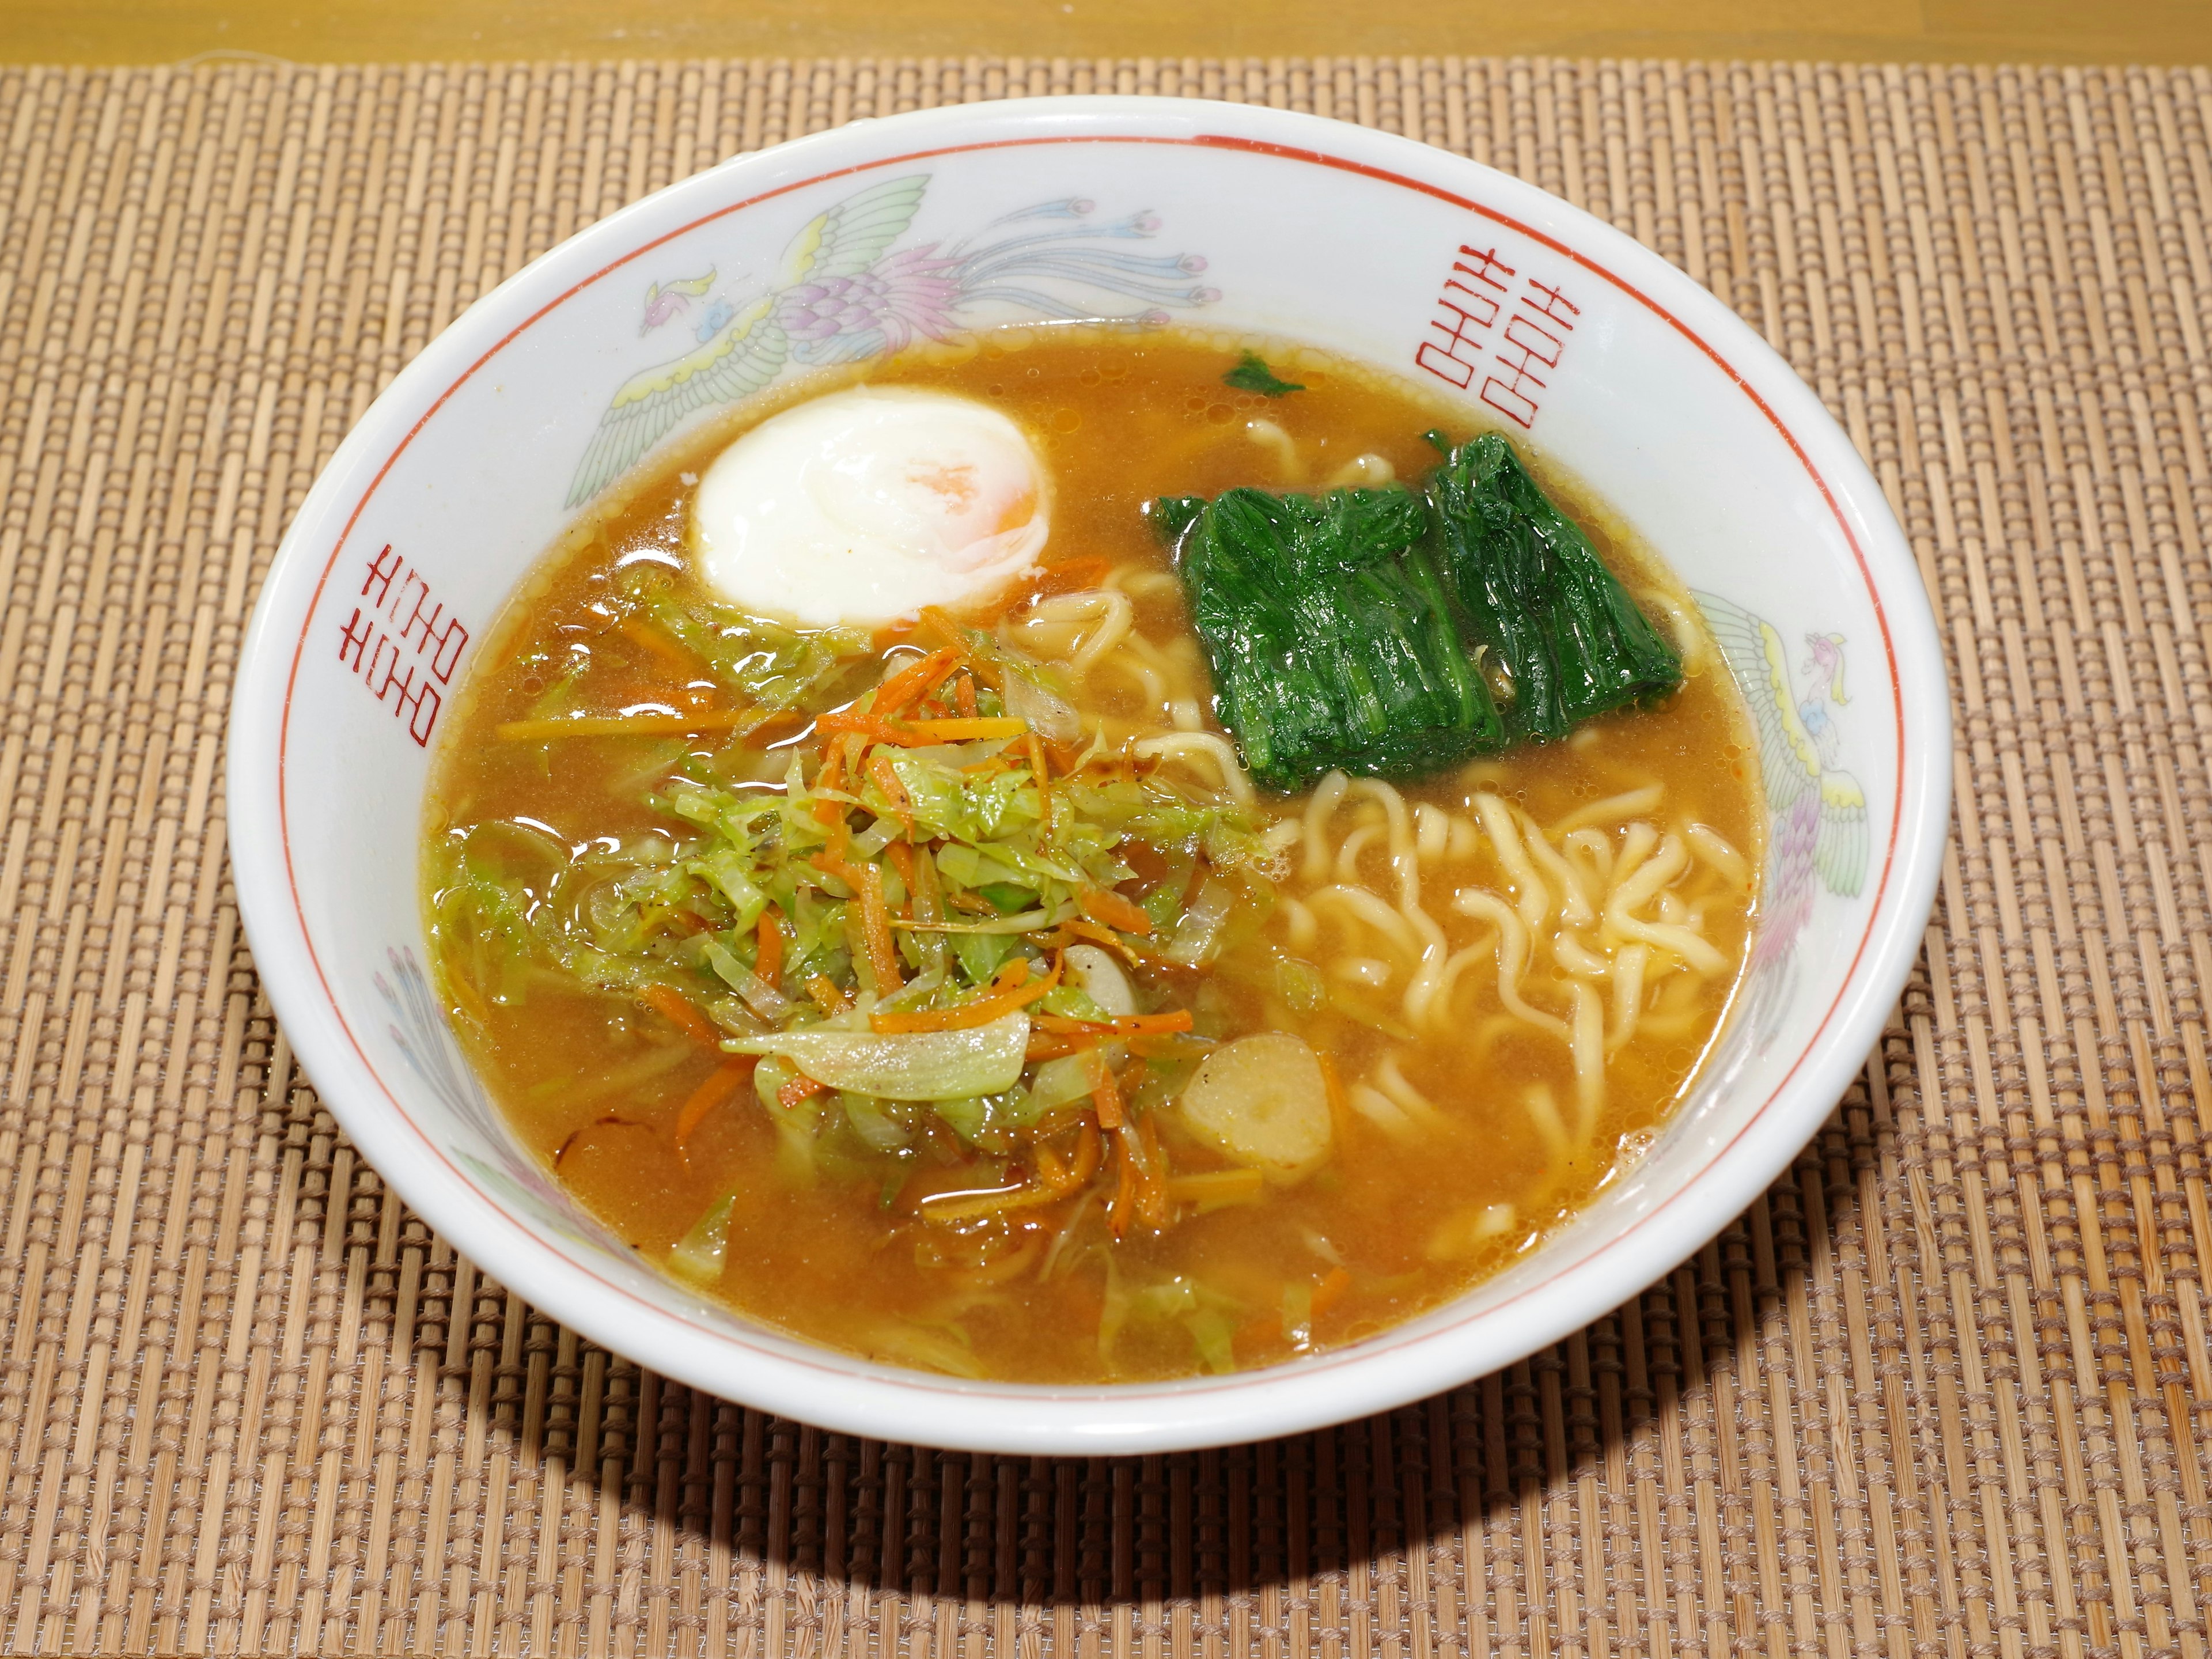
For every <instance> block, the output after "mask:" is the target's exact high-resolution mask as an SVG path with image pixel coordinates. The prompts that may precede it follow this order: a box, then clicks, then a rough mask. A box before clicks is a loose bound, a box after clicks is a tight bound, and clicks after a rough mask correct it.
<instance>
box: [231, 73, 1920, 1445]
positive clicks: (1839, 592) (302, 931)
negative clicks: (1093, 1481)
mask: <svg viewBox="0 0 2212 1659" xmlns="http://www.w3.org/2000/svg"><path fill="white" fill-rule="evenodd" d="M1948 706H1949V705H1948V690H1947V688H1946V684H1945V681H1944V677H1943V671H1942V659H1941V654H1940V651H1939V648H1938V646H1937V643H1936V635H1935V632H1934V629H1933V626H1932V623H1931V620H1930V617H1929V610H1928V607H1927V604H1926V601H1925V599H1924V597H1923V593H1922V592H1921V589H1920V585H1919V578H1918V575H1917V569H1916V566H1915V563H1914V560H1913V558H1912V556H1911V551H1910V550H1909V549H1908V547H1907V546H1906V544H1905V541H1904V538H1903V537H1902V536H1901V534H1900V533H1899V529H1898V527H1897V525H1896V523H1895V522H1894V520H1893V518H1892V517H1891V515H1890V513H1889V512H1888V510H1887V507H1886V506H1885V504H1884V502H1883V498H1882V495H1881V491H1880V489H1878V488H1877V486H1876V485H1875V482H1874V480H1873V479H1872V478H1871V477H1870V476H1869V473H1868V471H1867V470H1866V468H1865V467H1864V465H1863V464H1862V463H1861V461H1860V459H1859V458H1858V456H1857V453H1855V452H1854V451H1853V449H1852V447H1851V446H1850V442H1849V441H1848V440H1847V439H1846V437H1845V436H1844V434H1843V432H1842V431H1841V430H1840V429H1839V428H1838V427H1837V425H1836V424H1835V422H1833V421H1832V420H1831V419H1830V417H1829V416H1828V415H1827V414H1826V411H1825V410H1823V409H1822V407H1821V405H1820V402H1819V400H1818V399H1817V398H1815V397H1814V394H1813V393H1812V392H1810V391H1808V389H1807V388H1806V387H1805V386H1803V385H1802V383H1801V382H1800V381H1799V380H1797V379H1796V377H1795V376H1794V375H1793V374H1791V373H1790V370H1789V369H1788V368H1786V367H1785V366H1784V363H1783V362H1782V361H1781V360H1780V359H1779V358H1778V357H1777V356H1775V355H1774V354H1773V353H1772V352H1771V351H1770V350H1769V349H1767V348H1766V347H1765V345H1764V344H1763V343H1761V342H1760V341H1759V339H1758V338H1757V337H1756V336H1754V335H1753V333H1752V331H1750V330H1749V329H1747V327H1745V326H1744V325H1742V324H1741V322H1739V321H1738V320H1737V319H1735V317H1734V316H1733V315H1731V314H1730V313H1729V312H1727V311H1726V310H1725V309H1724V308H1723V307H1722V306H1721V305H1719V303H1718V302H1717V301H1715V300H1714V299H1712V298H1711V296H1710V295H1707V294H1706V293H1705V291H1704V290H1703V289H1699V288H1698V287H1697V286H1696V285H1695V284H1694V283H1692V282H1690V281H1689V280H1688V279H1687V278H1686V277H1685V276H1682V275H1681V274H1680V272H1678V271H1676V270H1674V269H1673V268H1672V267H1670V266H1668V264H1665V263H1664V262H1663V261H1662V260H1661V259H1660V258H1657V257H1656V256H1655V255H1653V254H1652V253H1650V252H1647V251H1645V250H1644V249H1643V248H1641V247H1639V246H1637V245H1636V244H1635V243H1633V242H1632V241H1631V240H1629V239H1627V238H1626V237H1625V236H1623V235H1621V234H1618V233H1617V232H1615V231H1613V230H1612V229H1610V228H1607V227H1606V226H1604V225H1602V224H1601V223H1600V222H1597V221H1595V219H1592V218H1590V217H1589V216H1586V215H1584V214H1583V213H1581V212H1579V211H1577V210H1575V209H1573V208H1571V207H1570V206H1568V205H1567V204H1564V203H1561V202H1559V201H1558V200H1557V199H1555V198H1553V197H1550V196H1547V195H1546V194H1544V193H1543V192H1541V191H1537V190H1535V189H1534V188H1532V187H1530V186H1528V185H1523V184H1521V183H1519V182H1516V180H1514V179H1510V178H1507V177H1505V176H1504V175H1503V174H1500V173H1494V172H1492V171H1489V170H1487V169H1486V168H1484V167H1479V166H1476V165H1474V164H1473V163H1471V162H1468V161H1463V160H1460V159H1457V158H1455V157H1453V156H1451V155H1446V154H1443V153H1441V152H1438V151H1437V150H1434V149H1429V148H1426V147H1425V146H1422V145H1419V144H1417V143H1410V142H1408V141H1406V140H1403V139H1400V138H1396V137H1390V136H1388V135H1385V134H1379V133H1375V132H1370V131H1361V130H1359V129H1356V128H1352V127H1350V126H1346V125H1338V124H1334V123H1330V122H1326V121H1321V120H1316V119H1313V118H1306V117H1301V116H1297V115H1292V114H1288V113H1285V112H1279V111H1271V110H1264V109H1253V108H1240V107H1233V106H1224V105H1215V104H1199V103H1192V102H1180V101H1172V100H1121V99H1110V98H1109V99H1067V100H1032V101H1026V102H1013V103H1006V104H1001V105H997V106H983V107H973V108H962V109H950V110H939V111H934V112H923V113H919V114H914V115H908V116H901V117H897V118H892V119H888V120H882V121H874V122H866V123H860V124H858V125H855V126H853V127H850V128H847V129H844V130H841V131H835V132H830V133H827V134H823V135H821V136H818V137H811V138H808V139H805V140H804V141H802V142H799V143H792V144H788V145H785V146H782V147H781V148H779V149H775V150H772V151H769V152H766V153H763V154H761V155H753V156H749V157H745V158H742V159H740V160H738V161H732V162H731V163H729V164H727V165H726V166H724V167H720V168H718V169H716V170H714V171H713V172H710V173H706V174H703V175H702V176H700V177H697V178H694V179H689V180H687V181H685V182H684V183H682V184H680V185H676V186H674V187H672V188H671V189H669V190H667V191H663V192H661V193H660V194H659V195H657V196H654V197H651V198H649V199H648V200H647V201H644V202H642V203H641V204H637V205H636V206H634V207H632V208H629V209H628V210H624V211H623V212H621V213H618V214H617V215H615V216H612V217H611V218H610V219H608V220H606V221H605V222H602V223H600V224H598V225H595V226H593V227H592V228H590V229H589V230H586V231H585V232H584V233H582V234H580V235H579V236H577V237H576V238H574V240H571V241H570V242H568V243H567V244H564V245H563V246H561V247H559V248H557V249H556V250H555V251H554V252H552V253H550V254H549V255H548V256H546V257H545V258H543V259H541V260H539V261H538V262H537V263H536V264H533V265H532V266H531V267H529V268H528V269H527V270H525V271H523V272H522V273H521V274H520V275H519V276H516V277H514V278H513V280H512V281H510V282H508V283H507V284H506V285H504V286H503V287H501V288H500V289H498V290H496V291H495V293H493V294H491V295H489V296H488V297H487V298H485V299H484V300H483V301H480V302H478V303H477V305H476V306H474V307H471V309H470V310H469V312H468V313H466V314H465V316H463V317H462V318H461V319H459V321H458V322H457V323H455V324H454V325H453V327H451V328H450V329H449V330H447V331H446V332H445V334H444V335H442V336H441V337H440V338H439V339H437V340H436V341H435V342H434V343H432V344H431V345H430V346H429V347H428V349H426V350H425V351H424V352H423V353H422V356H420V357H419V358H418V359H417V360H416V362H414V363H413V364H411V365H410V367H409V368H407V369H406V370H405V371H404V373H403V374H400V375H399V376H398V379H397V380H395V381H394V382H393V383H392V386H391V387H390V388H389V390H388V391H386V392H385V394H384V395H383V396H382V397H381V398H379V399H378V401H377V402H376V404H374V407H373V408H372V409H371V410H369V412H368V415H367V416H365V417H364V418H363V419H362V422H361V423H360V424H359V425H358V426H357V427H356V429H355V431H354V432H353V434H352V435H350V436H349V438H348V439H347V440H346V441H345V443H344V444H343V446H342V447H341V448H340V450H339V451H338V453H337V455H336V456H335V457H334V458H333V459H332V460H331V463H330V465H329V466H328V467H327V468H326V470H325V471H324V473H323V475H322V477H321V478H320V479H319V482H318V483H316V485H315V486H314V488H313V490H312V492H311V493H310V495H309V496H308V497H307V501H306V503H305V505H304V506H303V507H302V508H301V512H300V513H299V515H298V518H297V520H295V523H294V524H293V526H292V527H291V530H290V532H289V535H288V537H287V538H286V540H285V542H284V544H283V550H282V551H281V553H280V554H279V556H278V558H277V560H276V565H275V567H274V568H273V569H272V571H271V573H270V577H269V580H268V584H267V586H266V588H265V590H264V593H263V595H262V598H261V601H260V605H259V609H258V612H257V614H256V617H255V620H254V623H253V625H252V634H251V636H250V638H249V641H248V642H247V646H246V653H245V660H244V665H243V668H242V670H241V675H240V685H239V691H238V696H237V702H236V712H235V714H234V721H233V727H232V733H231V750H230V763H229V790H230V798H229V799H230V826H231V834H232V837H233V846H234V855H235V865H236V870H237V877H238V883H239V890H240V908H241V912H242V914H243V916H244V919H245V921H246V927H247V928H248V931H249V933H250V937H251V939H252V946H253V950H254V953H255V958H256V961H257V963H258V965H259V968H260V971H261V974H262V975H263V981H264V984H265V985H266V986H267V987H268V990H269V994H270V997H271V998H272V1000H274V1002H275V1005H276V1010H277V1012H278V1014H279V1016H280V1017H281V1018H282V1020H283V1024H284V1027H285V1029H286V1030H287V1032H288V1033H289V1037H290V1040H291V1042H292V1043H293V1045H294V1048H295V1051H296V1052H297V1053H298V1054H299V1055H300V1057H301V1060H302V1062H303V1064H304V1065H305V1066H306V1067H307V1070H308V1072H309V1073H310V1074H311V1075H312V1076H313V1079H314V1081H315V1083H316V1085H317V1086H318V1087H319V1089H320V1090H321V1091H322V1092H323V1095H324V1097H325V1099H326V1100H327V1101H328V1103H329V1104H330V1107H331V1110H332V1111H333V1112H334V1113H335V1114H336V1115H337V1117H338V1118H339V1120H340V1121H342V1122H343V1124H344V1126H345V1127H346V1129H347V1130H348V1132H349V1133H350V1134H351V1136H352V1137H353V1139H355V1141H356V1144H357V1145H358V1146H359V1148H360V1150H361V1152H362V1154H363V1155H364V1156H365V1157H366V1158H368V1160H369V1161H370V1162H371V1163H372V1164H373V1165H374V1167H375V1168H376V1169H377V1170H379V1171H380V1173H381V1175H383V1176H385V1177H386V1178H387V1179H388V1180H390V1181H391V1182H392V1184H393V1185H394V1186H395V1187H396V1188H398V1191H399V1192H400V1194H402V1195H403V1196H404V1198H405V1199H406V1200H407V1201H408V1202H409V1203H410V1204H411V1205H412V1206H414V1207H415V1208H416V1210H417V1211H419V1212H421V1213H422V1215H423V1216H424V1217H425V1218H427V1219H428V1220H429V1221H430V1222H431V1223H432V1224H433V1225H435V1226H436V1227H437V1228H438V1229H439V1230H440V1231H441V1232H442V1233H443V1234H444V1235H445V1236H446V1237H447V1238H449V1239H450V1240H451V1241H452V1242H453V1243H454V1244H455V1245H456V1246H457V1247H458V1248H459V1249H462V1250H464V1251H465V1252H466V1253H467V1254H468V1255H470V1256H471V1258H473V1259H474V1260H475V1261H477V1263H479V1264H480V1265H481V1267H483V1270H484V1271H485V1272H486V1273H489V1274H490V1275H492V1276H494V1277H495V1278H496V1279H499V1280H501V1282H503V1283H505V1284H506V1285H509V1286H510V1287H512V1288H513V1290H514V1291H517V1292H519V1293H520V1294H521V1295H522V1296H524V1297H527V1298H528V1299H529V1300H530V1301H531V1302H532V1303H534V1304H537V1305H538V1306H540V1307H542V1308H544V1309H545V1310H548V1311H549V1312H550V1313H552V1314H554V1315H556V1316H558V1317H560V1318H561V1319H562V1320H564V1321H566V1322H569V1323H570V1324H572V1325H573V1326H574V1327H575V1328H578V1329H579V1330H580V1331H581V1332H583V1333H584V1334H586V1335H588V1336H590V1337H592V1338H593V1339H595V1340H599V1341H601V1342H604V1343H606V1344H609V1345H611V1346H614V1347H616V1348H617V1349H619V1350H621V1351H622V1352H625V1353H627V1354H629V1355H630V1356H632V1357H634V1358H636V1359H637V1360H639V1361H640V1362H641V1363H644V1364H650V1365H652V1366H653V1367H655V1368H657V1369H659V1370H661V1371H663V1372H665V1373H667V1374H669V1375H671V1376H675V1377H678V1378H680V1379H682V1380H684V1381H685V1382H688V1383H692V1384H695V1385H696V1386H698V1387H701V1388H702V1389H708V1390H711V1391H713V1392H714V1393H716V1394H719V1395H725V1396H728V1397H731V1398H733V1399H737V1400H740V1401H747V1402H750V1403H752V1404H754V1405H757V1406H759V1407H763V1408H767V1409H771V1410H774V1411H777V1412H780V1413H787V1414H788V1415H792V1416H795V1417H799V1418H804V1419H808V1420H810V1421H812V1422H816V1423H819V1424H823V1425H829V1426H831V1427H835V1428H838V1429H842V1430H848V1431H857V1432H865V1433H869V1434H873V1435H878V1436H883V1437H890V1438H894V1439H908V1440H916V1441H923V1442H928V1443H937V1444H942V1445H952V1446H961V1447H975V1448H985V1449H1003V1450H1009V1451H1022V1452H1031V1451H1052V1452H1084V1453H1109V1452H1137V1451H1155V1450H1161V1449H1173V1448H1177V1447H1188V1446H1193V1445H1200V1444H1208V1443H1219V1442H1223V1441H1227V1440H1234V1439H1240V1438H1249V1437H1256V1436H1261V1435H1267V1434H1274V1433H1280V1432H1285V1431H1293V1430H1297V1429H1302V1428H1306V1427H1310V1426H1313V1425H1318V1424H1322V1423H1325V1422H1329V1421H1333V1420H1338V1419H1344V1418H1346V1417H1349V1416H1352V1415H1354V1414H1357V1413H1364V1412H1370V1411H1373V1410H1376V1409H1381V1408H1383V1407H1390V1406H1394V1405H1396V1404H1399V1403H1402V1402H1404V1401H1408V1400H1411V1399H1414V1398H1418V1397H1419V1396H1421V1395H1425V1394H1428V1393H1431V1392H1433V1391H1435V1390H1437V1389H1441V1388H1444V1387H1447V1386H1449V1385H1451V1384H1454V1383H1459V1382H1462V1381H1463V1380H1465V1379H1467V1378H1468V1377H1470V1376H1474V1375H1477V1374H1480V1373H1482V1372H1485V1371H1487V1370H1492V1369H1494V1368H1496V1367H1498V1366H1499V1365H1502V1364H1506V1363H1509V1362H1510V1361H1512V1360H1515V1359H1516V1358H1521V1357H1522V1356H1524V1355H1526V1354H1527V1353H1528V1352H1530V1351H1531V1350H1533V1349H1534V1348H1535V1347H1537V1346H1541V1345H1542V1344H1544V1343H1547V1342H1549V1341H1552V1340H1556V1339H1557V1338H1559V1336H1560V1335H1562V1334H1565V1333H1566V1332H1568V1331H1571V1330H1572V1329H1574V1328H1577V1326H1579V1325H1580V1324H1582V1323H1583V1322H1587V1321H1589V1319H1591V1318H1593V1317H1595V1316H1598V1315H1600V1314H1601V1313H1603V1312H1604V1311H1606V1310H1608V1309H1609V1308H1611V1307H1613V1306H1614V1305H1616V1304H1618V1303H1620V1301H1621V1300H1623V1299H1624V1298H1626V1297H1630V1296H1632V1295H1633V1294H1634V1293H1635V1292H1636V1291H1638V1290H1639V1289H1640V1288H1642V1287H1643V1286H1644V1285H1646V1284H1647V1283H1649V1282H1650V1279H1652V1278H1653V1277H1654V1276H1655V1275H1656V1274H1657V1273H1661V1272H1662V1271H1663V1270H1665V1269H1666V1268H1667V1267H1669V1266H1671V1265H1672V1264H1673V1263H1674V1262H1676V1261H1679V1260H1680V1259H1681V1258H1682V1257H1683V1256H1684V1255H1687V1254H1688V1253H1689V1252H1690V1251H1692V1250H1693V1249H1695V1248H1697V1247H1698V1246H1699V1244H1700V1243H1703V1242H1704V1241H1705V1239H1707V1238H1708V1237H1711V1234H1712V1233H1713V1232H1714V1231H1717V1229H1718V1228H1719V1227H1720V1226H1721V1225H1723V1224H1724V1223H1725V1222H1726V1221H1727V1220H1728V1219H1729V1218H1730V1217H1732V1216H1733V1215H1735V1214H1736V1213H1737V1212H1739V1210H1740V1209H1741V1207H1742V1206H1744V1205H1745V1204H1747V1202H1749V1201H1750V1200H1752V1199H1753V1197H1754V1196H1755V1195H1756V1194H1758V1193H1759V1191H1760V1190H1761V1189H1762V1188H1763V1186H1764V1185H1765V1183H1766V1182H1769V1181H1771V1179H1773V1178H1774V1176H1776V1175H1777V1174H1778V1172H1779V1171H1780V1170H1782V1169H1783V1168H1784V1166H1785V1165H1786V1164H1787V1163H1788V1161H1789V1159H1790V1158H1791V1157H1792V1156H1793V1155H1794V1154H1795V1153H1796V1151H1797V1150H1798V1149H1799V1148H1800V1147H1801V1146H1802V1145H1803V1143H1804V1142H1805V1140H1806V1139H1807V1138H1808V1136H1809V1135H1810V1134H1811V1133H1812V1132H1813V1131H1814V1128H1815V1127H1817V1126H1818V1124H1819V1123H1820V1121H1821V1119H1822V1118H1823V1117H1824V1116H1825V1115H1826V1114H1827V1112H1829V1111H1830V1110H1831V1109H1832V1107H1833V1105H1834V1103H1835V1101H1836V1099H1837V1098H1838V1095H1839V1094H1840V1093H1841V1091H1842V1090H1843V1089H1844V1086H1845V1085H1846V1084H1847V1083H1848V1081H1849V1079H1850V1076H1851V1075H1852V1074H1853V1073H1854V1072H1855V1071H1856V1070H1857V1068H1858V1067H1859V1066H1861V1064H1862V1063H1863V1060H1864V1057H1865V1055H1866V1054H1867V1052H1868V1050H1869V1048H1870V1047H1871V1046H1872V1044H1873V1043H1874V1042H1875V1038H1876V1036H1877V1035H1878V1033H1879V1030H1880V1029H1881V1023H1882V1021H1883V1019H1884V1018H1885V1016H1886V1014H1887V1011H1888V1010H1889V1009H1890V1008H1891V1007H1892V1006H1893V1004H1894V1001H1895V999H1896V996H1897V994H1898V993H1899V987H1900V986H1901V984H1902V982H1903V980H1904V977H1905V973H1906V970H1907V969H1908V967H1909V965H1910V963H1911V960H1912V958H1913V956H1914V954H1915V952H1916V951H1917V948H1918V940H1919V938H1920V934H1921V931H1922V928H1923V925H1924V921H1925V918H1926V915H1927V913H1928V908H1929V903H1930V902H1931V896H1932V894H1933V891H1934V885H1935V882H1936V872H1937V869H1938V866H1939V863H1940V856H1941V848H1942V836H1943V832H1944V826H1945V823H1946V819H1947V816H1948V756H1949V752H1950V737H1949V726H1948Z"/></svg>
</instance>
